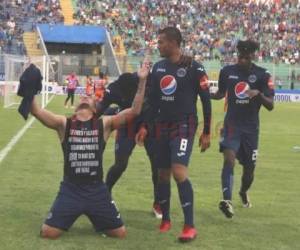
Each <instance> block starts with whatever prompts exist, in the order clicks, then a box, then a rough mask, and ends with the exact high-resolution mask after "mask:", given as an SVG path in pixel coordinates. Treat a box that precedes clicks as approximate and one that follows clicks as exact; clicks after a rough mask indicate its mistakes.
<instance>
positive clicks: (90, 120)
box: [31, 62, 149, 239]
mask: <svg viewBox="0 0 300 250" xmlns="http://www.w3.org/2000/svg"><path fill="white" fill-rule="evenodd" d="M148 73H149V65H148V63H147V62H145V63H144V64H143V66H142V67H141V68H140V70H139V72H138V76H139V85H138V90H137V92H136V95H135V98H134V100H133V102H132V106H131V107H130V108H128V109H126V110H123V111H122V112H120V113H119V114H118V115H115V116H109V117H108V116H104V117H102V118H101V119H97V116H96V114H95V112H96V106H95V102H94V100H93V99H92V98H91V97H88V96H82V97H81V99H80V103H79V105H78V106H77V108H76V110H75V114H74V115H73V116H72V117H70V118H66V117H64V116H61V115H56V114H53V113H51V112H49V111H47V110H44V109H41V108H39V107H38V105H37V104H36V101H35V100H33V102H32V106H31V113H32V114H33V115H34V116H35V117H36V118H37V119H38V120H40V121H41V122H42V123H43V124H44V125H45V126H47V127H48V128H51V129H54V130H56V131H57V133H58V136H59V139H60V141H61V144H62V148H63V153H64V178H63V181H62V182H61V186H60V190H59V193H58V195H57V197H56V200H55V202H54V204H53V206H52V208H51V210H50V213H49V215H48V217H47V219H46V220H45V222H44V224H43V225H42V229H41V236H42V237H44V238H50V239H55V238H58V237H59V236H60V235H61V234H62V233H63V231H66V230H68V229H69V228H70V227H71V226H72V224H73V223H74V222H75V220H76V219H77V218H78V217H79V216H80V215H83V214H84V215H86V216H87V217H88V218H89V219H90V221H91V222H92V224H93V226H94V228H95V230H96V231H97V232H103V233H105V234H106V235H108V236H112V237H118V238H123V237H125V236H126V229H125V226H124V225H123V222H122V219H121V217H120V214H119V212H118V211H117V209H116V207H115V203H114V201H113V200H112V198H111V196H110V193H109V191H108V189H107V187H106V185H105V184H104V182H103V180H102V179H103V169H102V155H103V150H104V146H105V143H106V141H107V139H108V137H109V134H110V133H111V132H112V130H114V129H116V128H118V127H119V126H121V125H123V124H125V123H127V122H130V121H131V120H132V119H133V118H134V117H135V116H137V115H138V114H139V113H140V111H141V109H142V102H143V99H144V92H145V83H146V78H147V75H148Z"/></svg>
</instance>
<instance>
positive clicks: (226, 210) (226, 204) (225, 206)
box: [219, 200, 234, 218]
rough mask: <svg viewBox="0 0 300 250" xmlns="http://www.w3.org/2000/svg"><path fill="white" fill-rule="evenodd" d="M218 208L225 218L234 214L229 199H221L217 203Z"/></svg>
mask: <svg viewBox="0 0 300 250" xmlns="http://www.w3.org/2000/svg"><path fill="white" fill-rule="evenodd" d="M219 209H220V210H221V211H222V212H223V214H224V215H225V216H226V217H227V218H232V217H233V215H234V211H233V206H232V203H231V201H230V200H222V201H220V203H219Z"/></svg>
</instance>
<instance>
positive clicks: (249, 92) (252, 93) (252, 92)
mask: <svg viewBox="0 0 300 250" xmlns="http://www.w3.org/2000/svg"><path fill="white" fill-rule="evenodd" d="M259 93H260V91H259V90H258V89H248V90H246V92H245V94H247V95H248V96H249V98H250V99H252V98H253V97H255V96H258V95H259Z"/></svg>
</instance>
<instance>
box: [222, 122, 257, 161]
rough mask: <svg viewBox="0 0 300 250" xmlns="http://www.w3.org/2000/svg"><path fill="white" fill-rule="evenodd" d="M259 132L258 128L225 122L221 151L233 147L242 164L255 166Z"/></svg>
mask: <svg viewBox="0 0 300 250" xmlns="http://www.w3.org/2000/svg"><path fill="white" fill-rule="evenodd" d="M258 134H259V130H258V128H241V127H240V126H235V125H233V124H230V123H224V129H223V134H222V135H221V140H220V152H223V150H224V149H232V150H233V151H234V152H235V153H236V157H237V159H238V160H239V163H240V164H241V165H244V166H251V167H253V166H255V164H256V159H257V156H258Z"/></svg>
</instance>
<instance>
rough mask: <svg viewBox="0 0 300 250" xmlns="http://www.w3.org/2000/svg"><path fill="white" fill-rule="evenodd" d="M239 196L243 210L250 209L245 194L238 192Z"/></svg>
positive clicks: (249, 203)
mask: <svg viewBox="0 0 300 250" xmlns="http://www.w3.org/2000/svg"><path fill="white" fill-rule="evenodd" d="M239 195H240V198H241V201H242V203H243V207H244V208H250V207H252V204H251V202H250V199H249V196H248V195H247V193H246V192H245V193H242V192H239Z"/></svg>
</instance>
